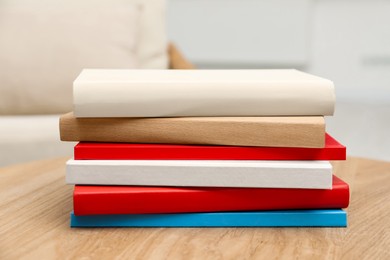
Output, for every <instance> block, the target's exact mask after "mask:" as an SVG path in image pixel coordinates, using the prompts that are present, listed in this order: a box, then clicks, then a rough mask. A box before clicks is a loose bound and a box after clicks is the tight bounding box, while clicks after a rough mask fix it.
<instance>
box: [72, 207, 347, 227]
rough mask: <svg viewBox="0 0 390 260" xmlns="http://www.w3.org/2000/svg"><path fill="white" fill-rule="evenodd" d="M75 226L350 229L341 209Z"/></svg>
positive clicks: (87, 221) (75, 222)
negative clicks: (347, 227)
mask: <svg viewBox="0 0 390 260" xmlns="http://www.w3.org/2000/svg"><path fill="white" fill-rule="evenodd" d="M70 226H71V227H184V228H185V227H346V226H347V213H346V212H345V211H344V210H341V209H321V210H318V209H317V210H282V211H250V212H218V213H184V214H129V215H91V216H75V215H74V214H73V213H71V216H70Z"/></svg>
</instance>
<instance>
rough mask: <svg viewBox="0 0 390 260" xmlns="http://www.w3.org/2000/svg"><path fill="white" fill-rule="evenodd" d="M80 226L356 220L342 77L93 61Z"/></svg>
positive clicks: (74, 172) (78, 169)
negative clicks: (339, 96)
mask: <svg viewBox="0 0 390 260" xmlns="http://www.w3.org/2000/svg"><path fill="white" fill-rule="evenodd" d="M73 88H74V112H73V113H69V114H66V115H63V116H62V117H61V119H60V133H61V140H63V141H79V143H78V144H77V145H76V146H75V149H74V159H71V160H69V161H68V162H67V171H66V181H67V183H68V184H75V188H74V197H73V199H74V212H72V213H71V226H72V227H273V226H275V227H276V226H278V227H291V226H294V227H301V226H313V227H314V226H320V227H322V226H324V227H325V226H326V227H343V226H346V225H347V216H346V212H345V211H343V210H342V208H346V207H347V206H348V203H349V187H348V184H346V183H345V182H344V181H342V180H341V179H339V178H337V177H336V176H333V175H332V165H331V164H330V163H329V160H345V159H346V148H345V146H343V145H342V144H340V143H339V142H337V141H336V140H335V139H334V138H332V137H331V136H330V135H328V134H327V133H326V132H325V120H324V116H330V115H333V112H334V106H335V93H334V86H333V83H332V82H331V81H329V80H327V79H323V78H320V77H316V76H313V75H310V74H306V73H303V72H300V71H296V70H101V69H88V70H83V71H82V73H81V74H80V75H79V77H78V78H77V79H76V80H75V81H74V86H73Z"/></svg>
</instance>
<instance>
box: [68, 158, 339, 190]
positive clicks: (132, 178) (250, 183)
mask: <svg viewBox="0 0 390 260" xmlns="http://www.w3.org/2000/svg"><path fill="white" fill-rule="evenodd" d="M66 181H67V183H68V184H94V185H140V186H193V187H195V186H196V187H199V186H203V187H253V188H260V187H261V188H303V189H331V188H332V166H331V164H330V163H329V162H326V161H282V162H280V161H203V160H202V161H184V160H183V161H173V160H172V161H150V160H142V161H141V160H140V161H136V160H126V161H118V160H116V161H109V160H104V161H103V160H102V161H98V160H91V161H89V160H69V161H68V162H67V171H66Z"/></svg>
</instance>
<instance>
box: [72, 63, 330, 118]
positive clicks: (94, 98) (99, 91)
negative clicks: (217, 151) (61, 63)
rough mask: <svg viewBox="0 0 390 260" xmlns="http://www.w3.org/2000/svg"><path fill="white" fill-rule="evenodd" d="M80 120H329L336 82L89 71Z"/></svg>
mask: <svg viewBox="0 0 390 260" xmlns="http://www.w3.org/2000/svg"><path fill="white" fill-rule="evenodd" d="M73 99H74V112H75V116H76V117H197V116H206V117H208V116H223V117H226V116H227V117H232V116H243V117H247V116H329V115H333V112H334V104H335V93H334V85H333V82H332V81H330V80H327V79H323V78H320V77H317V76H314V75H310V74H307V73H303V72H300V71H297V70H293V69H284V70H283V69H276V70H107V69H86V70H83V71H82V72H81V74H80V75H79V76H78V78H77V79H76V80H75V81H74V83H73Z"/></svg>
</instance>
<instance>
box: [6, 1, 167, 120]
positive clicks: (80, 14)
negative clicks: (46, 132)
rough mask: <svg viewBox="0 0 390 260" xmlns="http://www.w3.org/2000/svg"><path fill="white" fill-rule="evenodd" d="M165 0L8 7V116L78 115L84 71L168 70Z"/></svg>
mask: <svg viewBox="0 0 390 260" xmlns="http://www.w3.org/2000/svg"><path fill="white" fill-rule="evenodd" d="M164 2H165V1H164V0H145V1H143V0H83V1H78V0H68V1H61V0H40V1H34V0H4V1H1V2H0V17H1V19H0V60H1V62H0V114H46V113H64V112H68V111H71V110H72V82H73V80H74V79H75V78H76V77H77V75H78V74H79V73H80V71H81V69H82V68H139V67H140V68H166V67H167V64H168V62H167V60H168V59H167V54H166V45H167V41H166V38H165V30H164V26H165V25H164V21H163V20H164V7H165V4H164Z"/></svg>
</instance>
